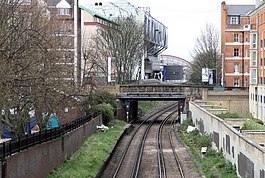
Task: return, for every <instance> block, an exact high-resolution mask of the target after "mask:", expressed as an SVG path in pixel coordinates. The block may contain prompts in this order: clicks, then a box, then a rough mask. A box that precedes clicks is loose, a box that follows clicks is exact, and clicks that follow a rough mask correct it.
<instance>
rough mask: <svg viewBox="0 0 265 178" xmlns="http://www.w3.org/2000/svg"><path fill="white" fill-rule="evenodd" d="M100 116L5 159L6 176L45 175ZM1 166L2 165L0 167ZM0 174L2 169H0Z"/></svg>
mask: <svg viewBox="0 0 265 178" xmlns="http://www.w3.org/2000/svg"><path fill="white" fill-rule="evenodd" d="M101 123H102V121H101V116H98V117H96V118H94V119H92V120H91V121H90V122H89V123H87V124H85V125H83V126H82V127H79V128H77V129H76V130H74V131H72V132H69V133H67V134H65V135H63V136H61V137H59V138H56V139H54V140H51V141H48V142H46V143H42V144H38V145H36V146H33V147H30V148H29V149H27V150H23V151H21V152H19V153H16V154H14V155H12V156H11V157H8V158H7V159H6V166H7V167H6V176H7V178H9V177H10V178H11V177H12V178H16V177H18V178H23V177H25V178H36V177H38V178H39V177H46V176H47V174H48V173H49V172H50V171H51V170H52V169H54V168H55V167H56V166H58V165H59V164H61V163H63V162H64V160H65V159H66V158H67V157H69V156H70V155H71V154H73V153H74V152H75V151H76V150H77V148H78V147H79V146H80V145H81V144H82V142H83V141H84V140H85V139H86V138H87V137H89V136H90V135H91V134H92V133H94V132H95V130H96V126H97V125H99V124H101ZM0 168H2V166H1V167H0ZM0 171H1V174H2V169H0Z"/></svg>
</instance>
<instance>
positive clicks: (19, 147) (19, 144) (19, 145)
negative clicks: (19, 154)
mask: <svg viewBox="0 0 265 178" xmlns="http://www.w3.org/2000/svg"><path fill="white" fill-rule="evenodd" d="M20 150H21V140H20V136H19V137H18V151H20Z"/></svg>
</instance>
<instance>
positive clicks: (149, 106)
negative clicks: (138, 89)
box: [138, 101, 161, 114]
mask: <svg viewBox="0 0 265 178" xmlns="http://www.w3.org/2000/svg"><path fill="white" fill-rule="evenodd" d="M158 106H161V102H159V101H139V102H138V109H139V111H140V112H141V113H144V114H145V113H148V112H150V111H152V110H153V109H154V108H157V107H158Z"/></svg>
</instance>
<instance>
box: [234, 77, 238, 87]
mask: <svg viewBox="0 0 265 178" xmlns="http://www.w3.org/2000/svg"><path fill="white" fill-rule="evenodd" d="M234 87H239V79H234Z"/></svg>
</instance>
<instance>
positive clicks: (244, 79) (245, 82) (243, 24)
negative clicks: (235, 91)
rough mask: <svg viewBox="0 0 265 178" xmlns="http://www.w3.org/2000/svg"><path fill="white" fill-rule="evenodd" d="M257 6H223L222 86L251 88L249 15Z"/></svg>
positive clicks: (223, 4) (223, 3) (224, 4)
mask: <svg viewBox="0 0 265 178" xmlns="http://www.w3.org/2000/svg"><path fill="white" fill-rule="evenodd" d="M254 8H255V5H227V4H226V3H225V2H222V4H221V54H222V85H223V86H227V87H248V86H249V60H250V52H249V49H250V48H249V42H250V41H249V39H250V36H249V33H250V17H249V15H248V13H249V12H250V11H252V10H253V9H254Z"/></svg>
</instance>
